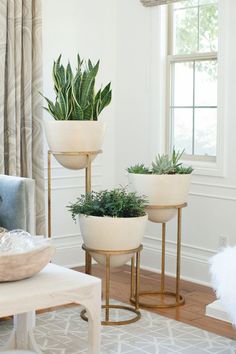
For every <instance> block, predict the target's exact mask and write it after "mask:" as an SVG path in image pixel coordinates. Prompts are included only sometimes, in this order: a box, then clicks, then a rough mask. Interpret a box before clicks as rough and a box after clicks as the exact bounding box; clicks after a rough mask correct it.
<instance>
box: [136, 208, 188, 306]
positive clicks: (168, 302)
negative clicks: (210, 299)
mask: <svg viewBox="0 0 236 354" xmlns="http://www.w3.org/2000/svg"><path fill="white" fill-rule="evenodd" d="M186 206H187V203H184V204H179V205H170V206H159V205H149V206H148V207H147V209H177V252H176V285H175V292H171V291H167V290H165V289H166V287H165V253H166V223H162V257H161V286H160V290H158V291H155V290H154V291H138V293H139V296H138V302H139V305H140V306H141V307H144V308H169V307H176V306H180V305H183V304H184V302H185V299H184V296H183V295H181V294H180V257H181V224H182V209H183V208H185V207H186ZM142 297H146V298H147V297H149V300H148V301H144V300H140V298H142ZM153 297H155V303H153ZM130 301H131V302H132V303H134V302H136V301H137V300H136V299H135V298H134V297H133V296H131V298H130Z"/></svg>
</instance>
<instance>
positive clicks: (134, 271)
mask: <svg viewBox="0 0 236 354" xmlns="http://www.w3.org/2000/svg"><path fill="white" fill-rule="evenodd" d="M82 248H83V250H84V251H85V272H86V273H87V274H90V275H91V257H92V254H93V253H96V254H99V255H103V256H105V257H106V277H105V305H102V308H103V309H105V319H104V320H103V321H102V322H101V323H102V325H109V326H115V325H116V326H119V325H126V324H130V323H134V322H136V321H138V320H139V319H140V317H141V313H140V311H139V302H138V298H139V283H140V252H141V250H142V249H143V246H142V245H140V246H139V247H137V248H134V249H130V250H122V251H103V250H94V249H91V248H88V247H86V246H85V245H83V246H82ZM129 253H133V254H134V255H133V256H132V258H131V283H130V296H131V297H133V299H134V305H135V306H134V308H133V307H131V306H124V305H111V304H110V272H111V262H110V260H111V256H119V255H124V254H129ZM134 289H135V294H134ZM110 309H119V310H125V311H129V312H132V313H134V314H135V316H134V317H133V318H131V319H128V320H122V321H112V320H110ZM80 315H81V318H82V319H83V320H85V321H88V318H87V316H86V310H83V311H81V314H80Z"/></svg>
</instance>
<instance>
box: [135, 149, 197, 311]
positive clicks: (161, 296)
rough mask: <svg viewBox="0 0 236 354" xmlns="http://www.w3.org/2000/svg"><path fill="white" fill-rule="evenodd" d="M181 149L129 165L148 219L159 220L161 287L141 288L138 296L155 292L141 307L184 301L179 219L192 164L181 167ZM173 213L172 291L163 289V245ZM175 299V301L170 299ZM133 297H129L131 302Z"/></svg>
mask: <svg viewBox="0 0 236 354" xmlns="http://www.w3.org/2000/svg"><path fill="white" fill-rule="evenodd" d="M182 154H183V151H182V152H179V151H177V152H176V151H175V149H173V152H172V155H171V156H170V157H169V156H168V155H166V154H164V155H158V156H157V157H156V159H155V161H154V162H153V163H152V166H151V168H148V167H145V165H144V164H137V165H135V166H131V167H129V168H128V172H129V178H130V181H131V185H132V186H133V188H134V190H136V191H137V192H138V193H141V194H145V195H147V198H148V202H149V205H148V206H147V212H148V219H149V220H150V221H153V222H156V223H162V259H161V287H160V290H158V291H152V292H150V291H143V292H140V294H139V295H140V297H142V296H149V295H154V296H155V297H156V298H157V299H158V301H155V304H154V303H153V302H145V301H139V304H140V305H141V306H143V307H149V308H152V307H157V308H158V307H161V308H163V307H174V306H179V305H182V304H184V297H183V296H182V295H180V289H179V287H180V286H179V283H180V253H181V222H182V208H184V207H186V206H187V203H186V201H187V196H188V191H189V187H190V182H191V173H192V171H193V169H192V167H184V166H183V164H182V163H181V162H180V159H181V156H182ZM176 213H178V217H177V256H176V289H175V292H170V291H166V289H165V253H166V252H165V246H166V222H168V221H169V220H171V219H172V218H173V217H174V216H175V215H176ZM173 300H174V301H173ZM134 301H135V300H134V299H133V298H131V302H134Z"/></svg>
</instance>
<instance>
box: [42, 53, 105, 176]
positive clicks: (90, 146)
mask: <svg viewBox="0 0 236 354" xmlns="http://www.w3.org/2000/svg"><path fill="white" fill-rule="evenodd" d="M98 70H99V61H98V62H97V63H96V64H95V65H93V64H92V62H91V60H90V59H89V60H88V61H87V62H86V61H83V60H81V59H80V56H79V54H78V55H77V68H76V71H75V73H73V72H72V68H71V64H70V62H68V64H67V66H66V67H64V66H63V65H62V64H61V55H60V56H59V58H58V59H57V60H56V61H55V62H54V64H53V73H52V76H53V82H54V90H55V94H56V99H55V103H53V102H52V101H51V100H49V99H48V98H46V97H45V99H46V101H47V107H46V108H45V109H46V110H47V111H48V112H49V114H50V115H51V116H52V117H53V118H54V120H48V119H47V120H45V131H46V137H47V141H48V145H49V149H50V150H51V152H52V154H54V156H55V158H56V159H57V161H58V162H59V163H60V164H61V165H62V166H64V167H66V168H69V169H75V170H77V169H82V168H85V167H86V166H87V164H88V159H87V158H86V156H85V155H79V154H75V155H72V154H71V153H73V152H76V153H78V152H83V153H85V152H86V153H91V152H93V154H92V156H91V157H92V159H94V158H95V157H96V155H97V154H96V153H95V152H98V151H99V150H100V149H101V147H102V143H103V138H104V133H105V125H104V123H103V122H100V121H98V116H99V115H100V113H101V112H102V111H103V109H104V108H105V107H107V106H108V105H109V104H110V102H111V98H112V91H111V84H110V83H109V84H107V85H106V86H105V88H104V89H102V88H100V89H99V90H98V91H97V92H96V91H95V80H96V76H97V73H98ZM66 152H69V153H70V154H68V155H66V154H65V153H66ZM58 153H61V154H58ZM62 153H63V154H62Z"/></svg>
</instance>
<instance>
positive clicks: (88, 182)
mask: <svg viewBox="0 0 236 354" xmlns="http://www.w3.org/2000/svg"><path fill="white" fill-rule="evenodd" d="M87 159H88V165H87V167H86V169H85V192H86V193H90V192H91V189H92V183H91V179H92V177H91V175H92V162H91V157H90V155H87Z"/></svg>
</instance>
